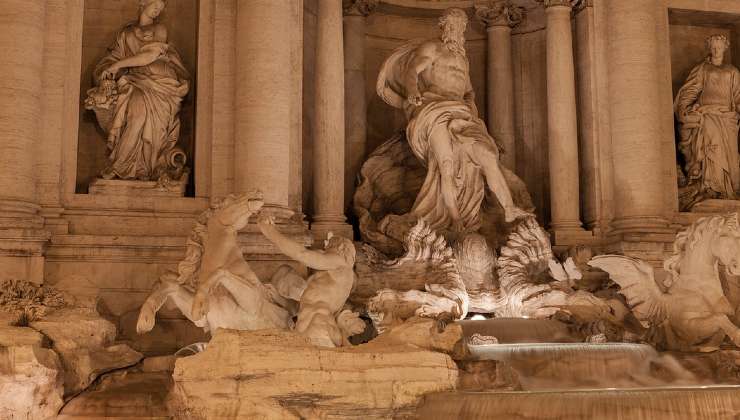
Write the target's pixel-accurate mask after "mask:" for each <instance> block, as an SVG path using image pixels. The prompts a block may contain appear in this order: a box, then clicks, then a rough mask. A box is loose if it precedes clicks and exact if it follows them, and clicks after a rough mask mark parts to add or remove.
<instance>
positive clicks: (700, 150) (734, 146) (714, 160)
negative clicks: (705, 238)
mask: <svg viewBox="0 0 740 420" xmlns="http://www.w3.org/2000/svg"><path fill="white" fill-rule="evenodd" d="M738 106H740V71H738V69H737V68H735V67H733V66H731V65H722V66H715V65H713V64H712V63H711V62H709V61H705V62H703V63H701V64H699V65H698V66H696V67H695V68H694V69H693V70H692V71H691V74H690V75H689V77H688V79H687V80H686V82H685V84H684V85H683V87H682V88H681V89H680V90H679V92H678V94H677V96H676V101H675V105H674V108H675V112H676V115H677V116H678V118H679V121H681V122H682V126H681V141H680V143H679V150H680V151H681V153H682V154H683V155H684V157H685V158H686V166H685V169H686V177H687V179H688V183H689V185H693V186H696V190H697V197H696V198H694V199H693V200H691V202H690V203H688V205H684V206H682V207H690V205H693V204H694V203H696V202H698V201H700V200H701V199H702V198H723V199H735V198H736V191H738V190H739V189H740V155H738V117H739V116H738Z"/></svg>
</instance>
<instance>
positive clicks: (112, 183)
mask: <svg viewBox="0 0 740 420" xmlns="http://www.w3.org/2000/svg"><path fill="white" fill-rule="evenodd" d="M186 185H187V181H171V182H168V183H166V184H163V183H161V182H157V181H130V180H122V179H101V178H96V179H95V180H93V182H91V183H90V189H89V193H90V194H95V195H123V196H131V197H169V198H178V197H184V196H185V186H186Z"/></svg>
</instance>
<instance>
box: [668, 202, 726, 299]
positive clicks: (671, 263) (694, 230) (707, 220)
mask: <svg viewBox="0 0 740 420" xmlns="http://www.w3.org/2000/svg"><path fill="white" fill-rule="evenodd" d="M720 229H728V230H730V231H731V232H732V233H733V234H734V235H736V236H738V237H740V222H738V214H737V213H729V214H726V215H719V216H708V217H702V218H701V219H699V220H697V221H696V223H694V224H692V225H691V226H689V227H688V228H686V230H683V231H681V232H679V233H678V234H677V235H676V241H675V242H674V243H673V255H671V256H670V257H669V258H668V259H667V260H665V262H664V263H663V269H665V270H666V271H668V272H669V273H670V274H671V281H670V283H669V284H666V286H667V287H670V286H671V285H673V284H675V282H677V281H678V279H679V277H680V272H681V262H682V261H683V260H684V257H685V256H686V252H688V251H691V250H692V249H693V248H694V247H695V246H696V244H697V243H698V242H699V241H700V240H701V239H702V238H704V236H705V235H706V234H707V233H713V232H717V231H718V230H720Z"/></svg>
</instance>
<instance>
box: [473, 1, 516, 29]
mask: <svg viewBox="0 0 740 420" xmlns="http://www.w3.org/2000/svg"><path fill="white" fill-rule="evenodd" d="M524 13H525V9H524V8H523V7H520V6H516V5H514V4H513V2H511V1H510V0H498V1H491V2H490V3H489V4H488V5H487V6H477V5H476V6H475V16H476V17H478V19H480V20H481V21H482V22H483V23H485V24H486V26H509V27H511V28H513V27H515V26H517V25H519V24H520V23H522V20H523V19H524Z"/></svg>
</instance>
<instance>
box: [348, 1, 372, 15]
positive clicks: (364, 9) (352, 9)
mask: <svg viewBox="0 0 740 420" xmlns="http://www.w3.org/2000/svg"><path fill="white" fill-rule="evenodd" d="M378 3H380V0H342V9H343V10H344V14H345V15H346V16H362V17H367V16H368V15H370V14H371V13H372V12H373V11H375V8H376V7H378Z"/></svg>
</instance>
